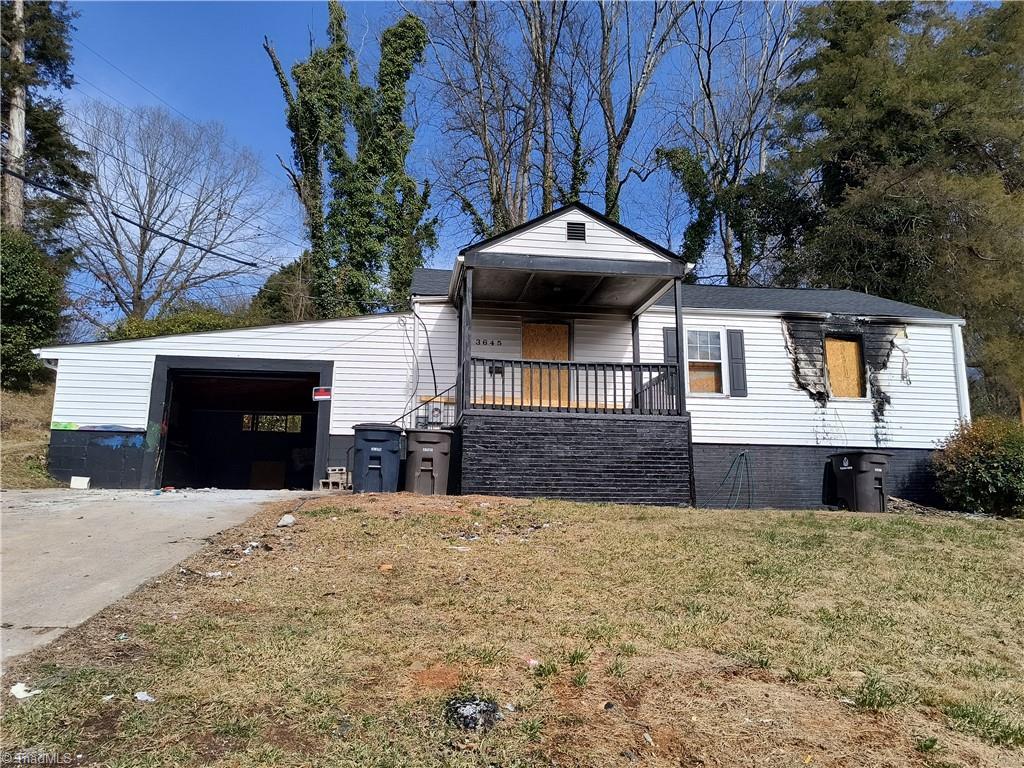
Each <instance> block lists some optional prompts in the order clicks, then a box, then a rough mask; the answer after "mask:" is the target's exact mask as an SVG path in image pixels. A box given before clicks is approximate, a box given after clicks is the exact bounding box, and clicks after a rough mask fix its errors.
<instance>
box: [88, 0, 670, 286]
mask: <svg viewBox="0 0 1024 768" xmlns="http://www.w3.org/2000/svg"><path fill="white" fill-rule="evenodd" d="M345 6H346V9H347V11H348V14H349V34H350V38H351V41H352V44H353V47H355V48H356V49H357V50H358V51H359V53H360V59H361V62H362V67H361V70H362V76H363V78H364V80H369V79H370V78H371V77H372V76H373V72H374V71H375V69H376V59H377V56H378V52H377V38H378V36H379V34H380V32H381V31H382V30H383V29H384V28H385V27H386V26H388V25H389V24H390V23H391V22H392V21H394V20H395V19H397V18H398V17H399V16H400V15H401V13H402V9H401V8H400V7H399V6H398V5H397V3H384V2H380V3H372V2H352V3H346V4H345ZM72 7H74V8H75V10H77V11H78V12H79V14H80V15H79V18H78V19H77V21H76V22H75V24H76V27H77V30H76V31H75V33H74V38H73V45H74V55H75V62H74V73H75V76H76V77H77V79H78V84H77V85H76V86H75V88H74V89H73V92H72V93H71V94H69V95H68V99H69V101H71V102H72V103H73V102H74V101H75V100H76V99H81V98H97V99H101V100H107V101H110V100H119V101H121V102H123V103H124V104H126V105H128V106H129V107H136V106H139V105H161V99H162V100H163V101H164V102H166V104H164V106H166V105H167V104H169V105H171V106H173V107H174V108H175V109H177V110H179V111H180V112H182V113H184V114H185V115H187V116H188V117H189V118H192V119H193V120H196V121H199V122H204V121H218V122H221V123H223V124H224V125H225V127H226V129H227V132H228V134H229V135H230V136H231V137H232V138H233V139H234V140H235V141H236V142H238V143H239V144H242V145H245V146H248V147H250V148H252V149H253V150H255V151H256V153H257V154H258V156H259V157H260V159H261V161H262V164H263V166H264V169H265V172H266V176H267V183H268V184H269V185H273V186H274V188H276V189H280V190H282V195H281V199H282V201H283V202H282V203H281V206H280V209H279V211H278V213H279V214H280V216H278V217H275V218H279V219H280V220H281V221H282V222H284V226H285V231H286V232H287V234H288V236H289V238H290V239H292V240H295V241H299V242H304V238H303V235H302V218H301V214H300V212H299V210H298V208H297V206H296V205H295V203H294V199H293V197H292V196H291V194H290V193H289V192H288V189H287V183H286V181H285V178H284V175H283V173H282V171H281V170H280V167H279V165H278V162H277V159H276V155H278V154H280V155H282V156H284V157H285V158H286V159H287V158H288V157H289V154H290V146H289V135H288V131H287V129H286V128H285V124H284V106H283V100H282V97H281V92H280V89H279V87H278V84H277V81H276V79H275V77H274V74H273V71H272V69H271V66H270V62H269V61H268V59H267V56H266V54H265V53H264V51H263V47H262V44H263V37H264V35H267V36H269V37H270V39H271V40H272V41H273V43H274V45H275V47H276V49H277V52H278V55H279V56H280V58H281V60H282V62H283V63H284V65H285V67H286V68H287V67H290V65H291V64H292V63H293V62H295V61H296V60H299V59H301V58H305V56H306V55H307V54H308V51H309V39H310V34H312V35H313V36H314V38H315V39H316V40H318V41H322V40H323V38H324V29H325V27H326V21H327V7H326V2H77V3H72ZM104 59H106V60H104ZM119 69H120V70H123V72H122V71H119ZM136 81H137V82H136ZM140 84H141V85H140ZM424 85H425V83H424V82H423V81H422V79H421V80H420V81H419V82H417V81H416V78H415V76H414V81H413V87H414V88H416V87H420V88H422V87H424ZM438 151H443V142H441V141H438V136H437V134H436V132H435V131H433V130H432V129H431V128H430V127H429V126H428V127H426V128H425V129H421V130H420V132H419V133H418V134H417V140H416V144H415V146H414V149H413V156H412V157H411V158H410V165H411V167H412V169H413V171H414V173H415V172H417V171H419V173H418V175H420V176H422V170H420V169H425V168H427V167H428V166H429V162H430V159H431V155H432V153H434V152H438ZM595 172H596V173H599V172H600V170H599V169H597V168H595ZM633 187H634V188H633V189H631V190H629V192H631V196H635V197H634V199H638V198H640V194H638V193H640V190H639V189H638V185H636V183H635V181H634V182H633ZM640 199H642V198H640ZM595 205H596V206H599V204H598V203H595ZM638 207H639V205H637V206H635V208H638ZM635 208H634V209H635ZM629 213H630V212H629V209H628V207H627V210H626V212H625V217H624V223H625V224H627V225H629V226H634V227H636V228H637V229H639V230H641V231H644V230H645V229H647V231H644V234H647V235H649V236H651V237H653V238H654V239H656V240H659V241H664V239H665V238H664V236H662V235H659V233H658V232H654V231H650V229H648V228H646V227H645V226H644V224H643V221H642V220H639V219H638V218H637V217H632V218H631V217H630V215H629ZM641 218H642V217H641ZM440 235H441V236H440V245H439V248H438V249H437V251H436V252H435V253H434V254H433V256H432V257H430V262H429V265H430V266H438V267H447V266H450V264H451V263H452V260H453V258H454V254H455V253H456V252H457V250H458V249H459V247H461V246H462V245H464V244H465V243H466V242H468V241H469V240H470V239H472V238H471V233H470V231H469V230H468V226H467V222H465V221H464V220H462V219H460V218H459V217H454V218H451V217H449V218H447V219H446V223H445V224H444V226H443V227H442V230H441V233H440ZM280 246H281V252H280V253H279V254H278V256H279V258H280V259H282V260H287V259H288V258H290V257H292V256H293V255H295V254H294V253H293V252H294V251H296V250H297V249H296V248H295V247H294V246H292V245H289V244H287V243H284V242H281V243H280Z"/></svg>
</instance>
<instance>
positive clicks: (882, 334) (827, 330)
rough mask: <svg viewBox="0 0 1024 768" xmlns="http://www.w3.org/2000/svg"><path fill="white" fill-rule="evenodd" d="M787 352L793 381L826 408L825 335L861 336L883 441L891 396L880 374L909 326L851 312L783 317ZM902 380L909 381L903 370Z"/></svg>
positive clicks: (877, 428)
mask: <svg viewBox="0 0 1024 768" xmlns="http://www.w3.org/2000/svg"><path fill="white" fill-rule="evenodd" d="M782 322H783V327H784V328H785V331H786V333H785V339H786V351H787V352H788V353H789V357H790V360H792V362H793V380H794V381H795V382H796V385H797V386H798V387H800V389H802V390H803V391H804V392H806V393H807V396H808V397H810V398H811V400H813V401H814V402H815V403H816V404H817V405H819V406H821V407H822V408H824V407H825V406H826V405H827V404H828V401H829V399H830V397H831V396H830V394H829V391H828V384H827V382H826V378H825V336H827V335H833V334H834V335H838V336H855V337H858V338H860V339H861V349H862V352H863V355H864V366H865V367H866V368H867V376H868V393H869V396H870V398H871V414H872V417H873V418H874V422H875V443H876V444H880V443H881V442H882V441H883V440H884V437H885V435H884V427H885V411H886V408H888V406H889V404H890V403H891V402H892V398H891V397H890V396H889V393H887V392H886V391H885V390H884V389H883V388H882V385H881V381H880V374H881V373H882V371H884V370H885V369H886V368H887V367H888V366H889V359H890V358H891V357H892V353H893V350H895V349H896V348H897V341H896V340H897V338H898V337H900V336H902V335H905V334H906V326H905V325H902V324H898V323H887V322H880V321H874V320H870V319H868V318H863V317H855V316H852V315H833V316H832V317H830V318H829V319H828V320H807V319H803V318H797V317H783V320H782ZM901 379H903V380H905V381H906V380H909V377H908V374H907V371H906V359H905V354H904V370H903V371H902V372H901Z"/></svg>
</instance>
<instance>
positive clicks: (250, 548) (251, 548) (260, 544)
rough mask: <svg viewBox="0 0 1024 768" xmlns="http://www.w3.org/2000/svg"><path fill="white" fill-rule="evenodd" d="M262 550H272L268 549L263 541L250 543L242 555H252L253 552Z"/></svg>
mask: <svg viewBox="0 0 1024 768" xmlns="http://www.w3.org/2000/svg"><path fill="white" fill-rule="evenodd" d="M260 549H270V547H268V546H267V545H266V544H264V543H263V542H262V541H250V542H249V543H248V544H246V545H245V549H243V550H242V554H243V555H251V554H252V553H253V552H256V551H257V550H260Z"/></svg>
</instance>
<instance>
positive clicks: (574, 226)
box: [565, 221, 587, 242]
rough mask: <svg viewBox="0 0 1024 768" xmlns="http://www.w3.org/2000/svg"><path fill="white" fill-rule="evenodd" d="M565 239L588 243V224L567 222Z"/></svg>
mask: <svg viewBox="0 0 1024 768" xmlns="http://www.w3.org/2000/svg"><path fill="white" fill-rule="evenodd" d="M565 239H566V240H582V241H584V242H586V239H587V222H585V221H567V222H565Z"/></svg>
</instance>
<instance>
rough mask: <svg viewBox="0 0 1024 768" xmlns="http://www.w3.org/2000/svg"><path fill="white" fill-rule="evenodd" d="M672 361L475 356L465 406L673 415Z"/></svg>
mask: <svg viewBox="0 0 1024 768" xmlns="http://www.w3.org/2000/svg"><path fill="white" fill-rule="evenodd" d="M676 375H677V366H676V365H675V364H674V363H583V362H565V361H557V360H499V359H493V358H479V357H474V358H473V359H472V361H471V362H470V366H469V379H470V380H469V387H468V398H469V407H471V408H477V409H486V410H499V411H550V412H559V413H604V414H629V415H649V416H677V415H679V408H678V406H677V404H676V394H675V393H676V389H675V377H676Z"/></svg>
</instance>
